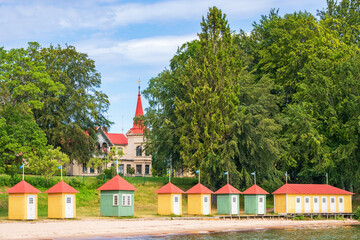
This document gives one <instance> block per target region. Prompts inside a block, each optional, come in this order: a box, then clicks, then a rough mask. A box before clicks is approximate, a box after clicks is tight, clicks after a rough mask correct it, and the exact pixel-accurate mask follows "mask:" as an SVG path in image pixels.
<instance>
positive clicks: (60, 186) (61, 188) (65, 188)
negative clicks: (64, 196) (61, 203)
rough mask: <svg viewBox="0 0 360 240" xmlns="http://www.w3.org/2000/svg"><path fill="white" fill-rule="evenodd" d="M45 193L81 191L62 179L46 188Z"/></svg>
mask: <svg viewBox="0 0 360 240" xmlns="http://www.w3.org/2000/svg"><path fill="white" fill-rule="evenodd" d="M44 193H79V191H78V190H76V189H75V188H73V187H71V186H70V185H68V184H67V183H66V182H64V181H63V180H61V181H60V182H58V183H57V184H55V185H54V186H52V187H51V188H49V189H48V190H46V191H45V192H44Z"/></svg>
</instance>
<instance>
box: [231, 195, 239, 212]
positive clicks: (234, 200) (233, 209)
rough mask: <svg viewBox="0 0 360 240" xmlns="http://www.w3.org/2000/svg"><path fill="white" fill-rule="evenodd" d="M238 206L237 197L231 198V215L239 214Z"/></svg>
mask: <svg viewBox="0 0 360 240" xmlns="http://www.w3.org/2000/svg"><path fill="white" fill-rule="evenodd" d="M238 206H239V201H238V196H237V195H233V196H231V214H239V211H238Z"/></svg>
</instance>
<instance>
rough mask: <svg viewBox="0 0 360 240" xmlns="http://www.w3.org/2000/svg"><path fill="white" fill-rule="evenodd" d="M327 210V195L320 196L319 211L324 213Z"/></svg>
mask: <svg viewBox="0 0 360 240" xmlns="http://www.w3.org/2000/svg"><path fill="white" fill-rule="evenodd" d="M327 211H328V210H327V197H321V212H323V213H326V212H327Z"/></svg>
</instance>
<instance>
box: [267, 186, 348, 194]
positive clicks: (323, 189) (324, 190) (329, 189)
mask: <svg viewBox="0 0 360 240" xmlns="http://www.w3.org/2000/svg"><path fill="white" fill-rule="evenodd" d="M287 193H288V194H291V193H293V194H341V195H342V194H354V193H352V192H348V191H345V190H342V189H340V188H337V187H333V186H330V185H328V184H284V185H283V186H282V187H280V188H279V189H278V190H276V191H275V192H273V194H287Z"/></svg>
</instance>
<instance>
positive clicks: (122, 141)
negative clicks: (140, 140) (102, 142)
mask: <svg viewBox="0 0 360 240" xmlns="http://www.w3.org/2000/svg"><path fill="white" fill-rule="evenodd" d="M104 132H105V131H104ZM105 134H106V136H107V137H108V138H109V139H110V141H111V142H112V143H113V144H119V145H127V144H128V139H127V137H126V136H125V135H124V134H122V133H108V132H105Z"/></svg>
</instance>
